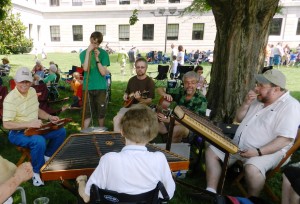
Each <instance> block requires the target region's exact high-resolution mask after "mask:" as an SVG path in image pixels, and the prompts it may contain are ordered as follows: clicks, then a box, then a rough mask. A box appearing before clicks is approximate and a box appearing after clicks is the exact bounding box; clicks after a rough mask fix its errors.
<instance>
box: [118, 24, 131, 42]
mask: <svg viewBox="0 0 300 204" xmlns="http://www.w3.org/2000/svg"><path fill="white" fill-rule="evenodd" d="M129 28H130V27H129V25H119V40H120V41H129V36H130V32H129Z"/></svg>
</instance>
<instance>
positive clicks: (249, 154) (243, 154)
mask: <svg viewBox="0 0 300 204" xmlns="http://www.w3.org/2000/svg"><path fill="white" fill-rule="evenodd" d="M239 154H240V155H241V157H245V158H250V157H257V156H259V155H258V152H257V150H256V149H246V150H241V151H240V153H239Z"/></svg>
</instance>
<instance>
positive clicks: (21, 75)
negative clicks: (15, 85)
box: [14, 67, 33, 82]
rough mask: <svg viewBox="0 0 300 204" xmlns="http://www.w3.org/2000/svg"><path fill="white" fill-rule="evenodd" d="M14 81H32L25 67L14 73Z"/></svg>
mask: <svg viewBox="0 0 300 204" xmlns="http://www.w3.org/2000/svg"><path fill="white" fill-rule="evenodd" d="M14 79H15V81H16V82H21V81H30V82H32V81H33V78H32V74H31V72H30V71H29V69H28V68H27V67H21V68H19V69H18V70H17V72H16V75H15V78H14Z"/></svg>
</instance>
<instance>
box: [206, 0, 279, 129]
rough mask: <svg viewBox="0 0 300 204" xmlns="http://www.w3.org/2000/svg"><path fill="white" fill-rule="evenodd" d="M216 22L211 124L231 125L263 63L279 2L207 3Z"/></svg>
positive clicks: (231, 0)
mask: <svg viewBox="0 0 300 204" xmlns="http://www.w3.org/2000/svg"><path fill="white" fill-rule="evenodd" d="M207 2H208V3H209V4H210V5H211V7H212V11H213V14H214V17H215V21H216V27H217V34H216V39H215V47H214V55H213V65H212V69H211V80H210V84H209V91H208V94H207V99H208V102H209V108H210V109H211V110H212V115H211V117H212V119H213V120H214V121H223V122H226V123H231V122H232V121H233V119H234V116H235V113H236V109H237V108H238V107H239V106H240V105H241V103H242V102H243V100H244V97H245V95H246V93H247V92H248V91H249V90H250V89H253V88H254V85H255V80H254V74H256V73H258V72H259V71H260V70H261V69H262V67H263V64H264V48H265V46H266V45H267V41H268V34H269V24H270V22H271V20H272V18H273V16H274V14H275V13H276V10H277V7H278V3H279V0H207Z"/></svg>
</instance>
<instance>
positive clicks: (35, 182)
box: [32, 173, 45, 186]
mask: <svg viewBox="0 0 300 204" xmlns="http://www.w3.org/2000/svg"><path fill="white" fill-rule="evenodd" d="M32 181H33V185H34V186H43V185H45V184H44V182H43V181H42V179H41V177H40V174H38V173H33V177H32Z"/></svg>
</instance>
